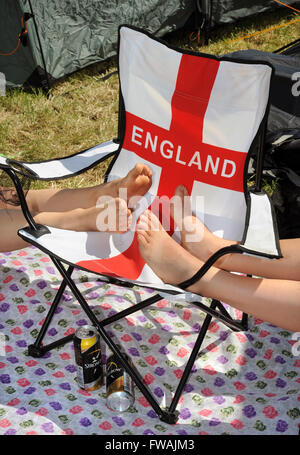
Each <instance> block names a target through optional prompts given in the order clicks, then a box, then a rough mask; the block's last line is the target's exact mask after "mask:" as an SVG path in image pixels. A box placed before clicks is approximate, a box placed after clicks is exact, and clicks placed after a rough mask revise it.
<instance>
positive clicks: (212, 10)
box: [197, 0, 300, 27]
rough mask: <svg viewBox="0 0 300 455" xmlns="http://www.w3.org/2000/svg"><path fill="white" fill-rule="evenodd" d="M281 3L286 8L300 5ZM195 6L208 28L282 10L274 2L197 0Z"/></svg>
mask: <svg viewBox="0 0 300 455" xmlns="http://www.w3.org/2000/svg"><path fill="white" fill-rule="evenodd" d="M282 3H285V4H286V5H287V6H293V5H295V6H296V5H297V4H298V5H300V2H299V0H282ZM197 5H198V9H199V10H200V11H201V12H202V14H203V15H204V17H205V19H206V22H207V23H209V26H210V27H213V26H215V25H221V24H229V23H232V22H235V21H237V20H239V19H242V18H245V17H249V16H253V15H255V14H259V13H264V12H267V11H271V10H274V9H276V8H284V6H283V5H280V4H279V3H277V2H276V1H274V0H218V1H216V0H197Z"/></svg>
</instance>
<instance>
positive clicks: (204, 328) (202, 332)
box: [169, 301, 217, 414]
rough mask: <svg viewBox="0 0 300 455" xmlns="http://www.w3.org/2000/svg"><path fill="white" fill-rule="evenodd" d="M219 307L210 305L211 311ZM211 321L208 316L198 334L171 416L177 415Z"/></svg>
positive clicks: (176, 394) (213, 303) (215, 303)
mask: <svg viewBox="0 0 300 455" xmlns="http://www.w3.org/2000/svg"><path fill="white" fill-rule="evenodd" d="M216 306H217V302H216V301H212V303H211V305H210V308H211V309H213V310H214V309H215V308H216ZM211 320H212V316H211V315H210V314H207V315H206V317H205V319H204V322H203V324H202V327H201V330H200V332H199V334H198V338H197V340H196V343H195V345H194V347H193V350H192V352H191V354H190V357H189V360H188V362H187V364H186V367H185V369H184V372H183V375H182V377H181V379H180V382H179V384H178V387H177V389H176V392H175V394H174V397H173V399H172V402H171V405H170V407H169V412H170V413H171V414H174V413H175V410H176V407H177V404H178V402H179V399H180V397H181V395H182V392H183V389H184V387H185V385H186V383H187V380H188V378H189V376H190V373H191V370H192V368H193V365H194V363H195V361H196V357H197V355H198V352H199V351H200V349H201V346H202V343H203V340H204V338H205V335H206V332H207V330H208V327H209V324H210V323H211Z"/></svg>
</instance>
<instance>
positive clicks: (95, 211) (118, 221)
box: [76, 197, 132, 234]
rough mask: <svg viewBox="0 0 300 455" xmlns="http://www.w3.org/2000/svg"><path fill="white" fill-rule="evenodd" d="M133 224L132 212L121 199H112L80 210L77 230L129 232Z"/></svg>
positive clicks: (77, 218)
mask: <svg viewBox="0 0 300 455" xmlns="http://www.w3.org/2000/svg"><path fill="white" fill-rule="evenodd" d="M131 223H132V214H131V210H129V209H128V207H127V203H126V202H125V201H124V200H123V199H120V198H112V197H111V198H110V199H107V201H105V202H102V203H100V204H97V205H96V206H94V207H90V208H88V209H79V210H78V211H77V217H76V230H79V231H100V232H111V233H120V234H122V233H124V232H127V231H128V229H129V228H130V226H131Z"/></svg>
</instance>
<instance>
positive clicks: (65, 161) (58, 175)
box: [0, 141, 119, 180]
mask: <svg viewBox="0 0 300 455" xmlns="http://www.w3.org/2000/svg"><path fill="white" fill-rule="evenodd" d="M118 148H119V144H118V143H116V142H114V141H108V142H103V143H101V144H99V145H96V146H95V147H92V148H90V149H88V150H84V151H82V152H79V153H75V154H74V155H69V156H66V157H63V158H55V159H52V160H45V161H36V162H31V163H27V162H24V161H17V160H13V159H9V158H8V159H5V158H3V157H0V158H3V159H4V160H5V163H4V162H3V164H8V165H10V166H11V167H12V168H13V169H14V170H15V171H17V172H21V173H22V171H23V172H24V173H26V175H27V176H28V177H29V178H32V179H37V180H58V179H63V178H67V177H73V176H75V175H78V174H81V173H82V172H84V171H86V170H88V169H90V168H92V167H93V166H96V165H97V164H99V163H100V162H101V161H104V160H105V159H107V158H109V157H110V156H111V155H113V154H114V153H116V151H117V150H118ZM0 164H1V162H0Z"/></svg>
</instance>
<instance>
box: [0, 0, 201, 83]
mask: <svg viewBox="0 0 300 455" xmlns="http://www.w3.org/2000/svg"><path fill="white" fill-rule="evenodd" d="M194 10H195V0H144V1H140V0H110V1H107V0H47V1H46V0H0V11H1V14H0V72H1V73H2V74H4V76H5V79H6V85H7V87H15V86H20V85H24V84H25V85H26V84H28V85H33V86H39V85H44V86H45V87H46V88H47V87H48V88H49V86H50V84H51V82H53V81H55V80H57V79H59V78H61V77H63V76H65V75H67V74H70V73H73V72H74V71H76V70H79V69H81V68H84V67H86V66H88V65H90V64H93V63H96V62H99V61H103V60H105V59H107V58H109V57H111V56H113V55H115V54H116V50H117V31H118V26H119V25H120V24H123V23H127V24H131V25H136V26H139V27H142V28H144V29H145V30H147V31H149V32H151V33H153V34H155V35H156V36H158V37H160V36H163V35H164V34H166V33H168V32H171V31H173V30H176V29H178V28H180V27H181V26H183V25H184V24H185V23H186V21H187V20H188V18H189V17H190V16H191V15H192V13H193V11H194Z"/></svg>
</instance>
